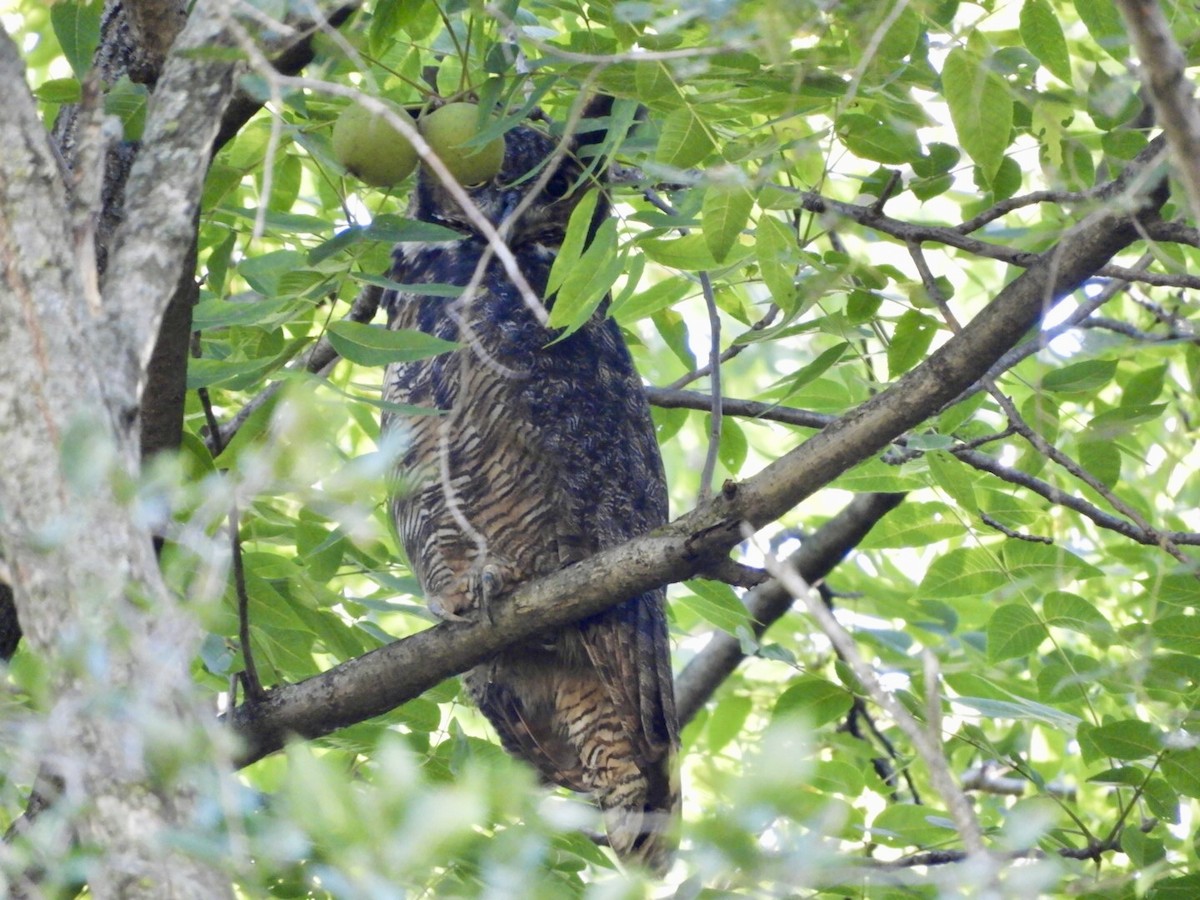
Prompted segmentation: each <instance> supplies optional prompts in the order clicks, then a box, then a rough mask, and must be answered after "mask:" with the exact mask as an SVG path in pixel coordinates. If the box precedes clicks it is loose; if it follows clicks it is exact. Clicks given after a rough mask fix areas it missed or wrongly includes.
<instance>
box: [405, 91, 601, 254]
mask: <svg viewBox="0 0 1200 900" xmlns="http://www.w3.org/2000/svg"><path fill="white" fill-rule="evenodd" d="M612 99H613V98H612V97H608V96H605V95H598V96H597V97H596V98H594V99H593V100H592V101H591V102H590V103H589V104H588V106H587V108H586V110H585V114H584V118H583V120H582V123H581V126H580V128H579V130H578V131H577V132H576V134H575V136H574V137H573V139H572V140H571V142H570V143H569V144H568V146H567V152H566V153H564V154H563V155H562V156H561V157H560V158H559V160H558V161H557V162H556V163H554V168H553V169H552V170H550V171H549V172H548V173H546V172H545V169H546V166H547V165H548V163H547V160H549V159H550V158H551V157H552V156H553V155H554V149H555V147H557V146H558V141H557V140H556V139H555V138H552V137H551V136H550V135H548V134H546V133H545V132H543V131H539V130H538V129H537V128H534V127H533V126H532V125H518V126H517V127H516V128H513V129H511V130H510V131H508V132H507V133H505V135H504V163H503V165H502V166H501V167H500V172H499V174H497V175H496V177H495V178H493V179H491V180H490V181H487V182H484V183H483V184H478V185H469V186H465V187H466V192H467V194H468V195H469V196H470V198H471V200H472V201H473V202H474V203H475V205H476V206H477V207H479V210H480V211H481V212H482V213H483V214H484V215H485V216H486V217H487V218H488V220H489V221H490V222H491V223H492V224H493V225H495V226H496V227H499V226H500V225H501V224H502V223H504V222H506V221H508V228H509V231H508V243H509V245H510V246H512V247H517V246H520V245H528V244H535V243H538V244H543V245H545V246H547V247H557V246H558V245H559V244H560V243H561V242H562V239H563V235H564V234H565V233H566V228H567V221H568V220H569V219H570V217H571V213H572V212H573V211H574V209H575V206H576V204H578V203H579V201H580V199H581V198H582V197H583V195H584V194H585V193H586V191H587V188H588V181H590V180H594V179H595V178H596V177H597V176H596V175H593V176H592V177H591V178H590V179H587V180H584V181H582V182H581V176H582V175H583V173H584V172H585V171H586V170H587V168H588V165H589V162H590V159H589V157H590V154H591V152H592V150H593V148H595V147H596V146H598V145H599V144H601V143H603V140H604V137H605V131H604V129H603V128H602V127H598V123H595V122H594V121H593V120H595V119H598V118H601V117H603V116H607V115H609V113H610V112H611V110H612ZM596 168H597V171H599V169H600V167H596ZM539 182H542V183H543V184H542V187H541V190H540V193H539V195H538V196H537V197H536V198H535V199H534V200H533V201H532V202H531V203H528V204H526V205H525V209H524V210H523V211H522V212H521V214H520V217H519V218H518V219H516V220H513V219H512V216H513V215H514V214H515V212H516V210H517V207H518V206H519V205H521V203H522V201H524V199H525V197H526V196H527V195H528V194H529V193H530V192H531V191H532V190H534V189H535V188H536V187H537V186H538V183H539ZM409 215H410V216H412V217H413V218H415V219H420V220H422V221H425V222H436V223H437V224H439V225H445V226H447V227H449V228H454V229H455V230H457V231H461V232H464V233H466V234H477V233H478V229H477V228H476V227H475V225H474V224H473V223H472V222H471V220H470V219H469V218H468V216H467V215H466V213H464V212H463V210H462V208H461V207H460V206H459V204H458V201H456V200H455V199H454V198H453V197H452V196H451V195H450V192H449V191H448V190H446V187H445V185H443V184H442V182H441V181H440V180H439V179H438V177H437V176H436V175H434V174H433V173H432V172H429V171H426V169H425V167H424V166H422V167H421V169H420V172H419V174H418V176H417V184H416V187H415V188H414V190H413V194H412V199H411V201H410V204H409ZM607 215H608V205H607V202H606V201H604V200H601V202H600V203H598V204H597V209H596V217H595V218H596V220H597V221H599V220H600V219H602V218H603V217H604V216H607Z"/></svg>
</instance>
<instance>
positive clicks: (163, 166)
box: [99, 0, 235, 414]
mask: <svg viewBox="0 0 1200 900" xmlns="http://www.w3.org/2000/svg"><path fill="white" fill-rule="evenodd" d="M224 6H225V4H224V3H222V2H220V0H199V2H198V3H197V4H196V7H195V9H194V10H193V12H192V14H191V16H190V17H189V19H188V22H187V25H186V26H185V27H184V29H183V31H182V32H181V33H180V35H179V39H178V41H177V42H176V44H175V52H174V53H173V54H172V55H171V57H170V58H169V59H168V60H167V63H166V66H165V68H164V70H163V73H162V77H161V78H160V79H159V82H158V88H157V90H156V91H155V92H154V103H153V104H151V106H150V110H149V113H148V115H147V118H146V128H145V137H144V138H143V141H142V147H141V150H140V152H139V153H138V155H137V158H136V160H135V161H134V163H133V167H132V169H131V170H130V173H129V181H128V183H127V185H126V188H125V216H124V221H123V223H122V225H121V227H120V228H119V229H118V230H117V233H116V235H115V236H114V238H113V246H112V250H111V254H110V258H109V265H108V271H107V272H106V273H105V279H104V310H105V320H104V323H103V326H102V327H101V328H100V329H99V332H100V334H99V340H100V342H101V347H102V351H103V353H104V355H106V356H107V357H108V359H109V361H110V364H111V367H112V368H111V379H110V380H111V384H110V385H108V386H107V393H108V395H109V397H110V403H113V404H115V405H116V406H117V407H118V408H121V409H123V410H124V411H125V412H124V413H123V414H132V413H133V412H134V411H135V410H136V409H137V407H138V399H139V395H140V392H141V389H142V386H143V379H144V372H145V368H146V365H147V363H148V362H149V360H150V356H151V353H152V351H153V349H154V344H155V342H156V340H157V338H158V333H159V326H160V323H161V322H162V318H163V315H164V313H165V312H166V309H167V306H168V303H169V301H170V299H171V293H170V290H169V289H167V290H164V286H170V287H173V286H174V285H175V284H176V283H177V281H178V280H179V276H180V272H181V270H182V265H183V261H184V259H185V258H186V257H187V254H188V252H189V251H190V249H191V247H192V245H193V243H194V242H195V228H194V224H193V223H194V220H195V215H196V209H197V206H198V204H199V200H200V190H201V188H202V187H203V185H204V178H205V175H206V173H207V171H208V159H209V150H210V148H211V147H212V143H213V139H214V138H215V136H216V133H217V127H218V125H219V124H220V120H221V115H222V114H223V113H224V111H225V107H226V105H227V104H228V103H229V100H230V97H231V96H232V95H233V81H234V71H235V64H234V63H231V62H230V61H229V60H228V59H227V58H225V57H224V55H222V54H220V53H218V52H215V51H218V50H219V49H220V48H228V47H232V46H233V37H232V35H231V30H230V29H231V25H230V23H229V22H228V21H226V19H225V17H224V16H225V12H226V11H225V9H224Z"/></svg>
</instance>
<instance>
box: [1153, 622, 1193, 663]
mask: <svg viewBox="0 0 1200 900" xmlns="http://www.w3.org/2000/svg"><path fill="white" fill-rule="evenodd" d="M1151 629H1152V630H1153V631H1154V636H1155V637H1156V638H1158V639H1159V641H1160V642H1161V643H1162V645H1163V647H1165V648H1166V649H1167V650H1176V651H1178V652H1179V653H1187V654H1191V655H1193V656H1200V616H1165V617H1163V618H1161V619H1157V620H1156V621H1155V622H1154V624H1153V625H1152V626H1151Z"/></svg>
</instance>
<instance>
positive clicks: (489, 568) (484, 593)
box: [479, 563, 504, 625]
mask: <svg viewBox="0 0 1200 900" xmlns="http://www.w3.org/2000/svg"><path fill="white" fill-rule="evenodd" d="M503 589H504V576H503V574H501V572H500V567H499V566H496V565H492V564H491V563H488V564H487V565H486V566H484V567H483V571H482V572H481V573H480V575H479V608H480V610H482V612H483V615H484V618H486V619H487V621H488V624H489V625H491V624H493V622H492V601H493V600H495V599H496V598H497V597H499V596H500V592H501V591H502V590H503Z"/></svg>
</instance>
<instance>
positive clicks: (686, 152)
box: [654, 106, 716, 169]
mask: <svg viewBox="0 0 1200 900" xmlns="http://www.w3.org/2000/svg"><path fill="white" fill-rule="evenodd" d="M715 146H716V144H714V143H713V139H712V137H711V135H710V134H709V132H708V128H707V126H705V124H704V122H703V120H702V119H701V118H700V117H699V116H697V115H696V113H695V112H693V111H692V108H691V107H690V106H681V107H679V109H677V110H674V111H673V112H671V113H669V114H668V115H667V118H666V119H665V120H664V121H663V126H662V134H661V135H660V136H659V139H658V149H657V151H656V152H655V154H654V160H655V162H659V163H662V164H663V165H667V166H674V167H675V168H677V169H688V168H691V167H692V166H694V165H696V164H697V163H699V162H700V161H701V160H703V159H704V158H705V157H707V156H708V155H709V154H710V153H712V151H713V148H714V147H715Z"/></svg>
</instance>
